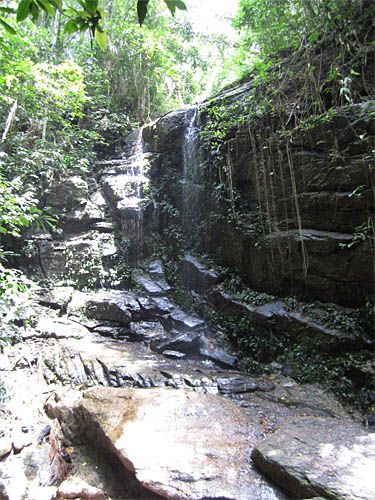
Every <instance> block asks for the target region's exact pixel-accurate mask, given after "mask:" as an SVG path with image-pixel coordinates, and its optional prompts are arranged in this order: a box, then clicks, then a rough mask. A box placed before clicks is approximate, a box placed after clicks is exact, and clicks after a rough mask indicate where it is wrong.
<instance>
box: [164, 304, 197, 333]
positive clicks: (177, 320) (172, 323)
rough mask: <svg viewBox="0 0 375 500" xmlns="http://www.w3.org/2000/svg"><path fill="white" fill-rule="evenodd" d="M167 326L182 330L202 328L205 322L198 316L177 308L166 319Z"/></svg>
mask: <svg viewBox="0 0 375 500" xmlns="http://www.w3.org/2000/svg"><path fill="white" fill-rule="evenodd" d="M165 323H166V328H167V330H168V329H172V328H175V329H176V330H178V331H180V332H186V331H197V330H202V329H203V328H204V327H205V326H206V325H205V322H204V321H203V320H202V319H200V318H198V317H197V316H192V315H191V314H187V313H185V312H184V311H181V309H177V308H175V309H174V310H173V311H172V312H171V313H170V314H169V316H168V317H167V318H166V320H165Z"/></svg>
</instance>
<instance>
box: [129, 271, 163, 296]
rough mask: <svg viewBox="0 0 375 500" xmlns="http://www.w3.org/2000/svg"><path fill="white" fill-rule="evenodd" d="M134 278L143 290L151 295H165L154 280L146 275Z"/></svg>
mask: <svg viewBox="0 0 375 500" xmlns="http://www.w3.org/2000/svg"><path fill="white" fill-rule="evenodd" d="M135 280H136V282H137V283H138V285H139V286H140V287H141V288H142V289H143V291H144V292H146V293H147V294H148V295H150V296H151V297H162V296H163V295H165V291H164V289H163V288H162V287H161V286H160V285H159V284H158V283H157V282H156V281H153V280H152V279H150V278H148V277H147V276H137V277H136V278H135Z"/></svg>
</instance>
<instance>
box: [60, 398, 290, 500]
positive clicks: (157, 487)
mask: <svg viewBox="0 0 375 500" xmlns="http://www.w3.org/2000/svg"><path fill="white" fill-rule="evenodd" d="M61 404H62V405H64V402H63V401H62V402H61V403H60V405H61ZM73 412H76V413H77V414H79V415H80V419H81V425H82V428H83V429H85V433H86V435H87V436H88V437H89V439H95V440H96V442H97V443H99V445H100V446H101V447H103V448H104V449H105V450H107V451H112V452H114V453H116V455H117V456H118V457H119V459H120V460H121V462H122V463H123V464H124V466H125V467H126V468H127V469H128V470H130V471H131V472H134V474H135V476H136V478H137V479H138V480H139V481H140V483H141V484H142V485H143V486H144V487H145V488H147V489H149V490H150V491H151V492H154V493H157V494H159V495H162V496H164V497H166V498H174V499H181V500H183V499H186V498H189V499H192V500H193V499H196V500H198V499H203V498H233V499H243V500H245V499H249V498H259V499H260V498H263V497H266V498H269V499H275V500H276V499H280V500H281V499H285V498H286V497H285V496H284V495H283V494H282V493H281V492H278V491H277V490H276V489H275V488H274V487H271V486H269V485H268V484H267V483H266V482H265V481H264V480H263V479H262V477H261V476H260V475H259V473H258V472H257V471H256V470H255V469H254V468H253V467H252V465H251V463H250V461H249V456H250V451H251V449H252V448H253V446H254V442H255V441H256V440H255V439H254V435H253V428H252V424H251V422H250V421H249V419H248V418H247V416H246V414H245V412H243V411H242V410H241V409H240V408H239V407H238V406H236V405H235V404H234V403H232V402H231V401H229V400H223V399H222V398H219V397H217V396H208V395H201V394H197V393H192V392H188V391H186V390H185V391H184V390H180V391H173V390H171V389H150V390H147V391H146V390H140V389H112V388H111V389H110V388H94V389H90V390H88V391H85V392H84V393H83V395H82V397H81V399H80V400H79V401H77V402H76V403H75V409H74V410H73ZM218 412H220V413H221V415H222V417H221V418H220V419H217V418H216V417H217V414H218Z"/></svg>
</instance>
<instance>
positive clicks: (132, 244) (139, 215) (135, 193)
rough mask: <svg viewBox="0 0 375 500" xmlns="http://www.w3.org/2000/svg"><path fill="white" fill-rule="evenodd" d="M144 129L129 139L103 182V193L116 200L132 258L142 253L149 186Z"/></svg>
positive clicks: (131, 135)
mask: <svg viewBox="0 0 375 500" xmlns="http://www.w3.org/2000/svg"><path fill="white" fill-rule="evenodd" d="M142 130H143V129H142V127H140V128H139V129H137V130H135V131H134V132H132V133H131V134H130V135H129V136H128V137H127V144H126V148H125V150H124V152H123V155H122V158H120V159H118V160H112V164H113V168H112V169H111V170H110V171H107V173H106V177H105V179H104V190H105V192H106V194H107V196H108V197H109V198H110V199H112V201H113V200H114V201H115V210H116V212H117V216H118V218H119V220H120V228H121V234H122V235H123V237H124V243H125V244H126V245H127V247H128V248H127V250H128V252H129V253H130V254H131V255H132V256H139V255H141V254H142V245H143V236H144V235H143V204H144V188H145V186H146V185H147V184H148V183H149V179H148V178H147V177H146V175H145V166H146V154H145V152H144V144H143V140H142Z"/></svg>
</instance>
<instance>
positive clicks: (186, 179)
mask: <svg viewBox="0 0 375 500" xmlns="http://www.w3.org/2000/svg"><path fill="white" fill-rule="evenodd" d="M188 113H189V114H188V120H189V121H188V125H187V127H186V132H185V138H184V145H183V181H182V186H183V187H182V196H183V200H182V201H183V204H182V206H183V214H182V223H183V227H184V229H185V231H188V232H190V231H191V229H192V228H193V226H194V222H195V221H196V219H197V215H199V205H200V194H201V190H202V188H201V185H200V183H199V179H200V168H199V167H200V156H199V145H200V144H199V137H200V127H199V105H196V106H194V108H192V109H191V110H189V112H188Z"/></svg>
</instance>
